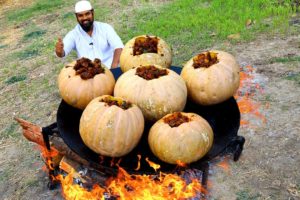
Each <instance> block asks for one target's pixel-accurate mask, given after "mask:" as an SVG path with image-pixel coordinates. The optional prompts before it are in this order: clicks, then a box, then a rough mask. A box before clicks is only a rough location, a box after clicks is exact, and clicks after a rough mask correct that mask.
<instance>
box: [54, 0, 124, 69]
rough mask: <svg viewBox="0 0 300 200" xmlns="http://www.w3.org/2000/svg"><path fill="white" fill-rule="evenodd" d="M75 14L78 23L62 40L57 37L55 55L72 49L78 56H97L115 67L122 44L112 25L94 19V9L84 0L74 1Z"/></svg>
mask: <svg viewBox="0 0 300 200" xmlns="http://www.w3.org/2000/svg"><path fill="white" fill-rule="evenodd" d="M75 15H76V18H77V21H78V24H77V25H76V27H75V28H74V29H73V30H72V31H70V32H69V33H68V34H67V35H66V36H65V37H64V39H63V40H62V39H61V38H58V41H57V43H56V46H55V53H56V55H57V56H58V57H61V58H62V57H65V56H66V55H68V54H69V53H70V52H71V50H73V49H74V50H76V52H77V56H78V58H81V57H86V58H89V59H91V60H94V59H95V58H99V59H100V60H101V61H102V63H103V64H104V65H105V66H106V67H108V68H116V67H117V66H118V65H119V60H120V55H121V52H122V48H123V47H124V45H123V43H122V41H121V39H120V37H119V36H118V35H117V33H116V32H115V30H114V29H113V27H112V26H110V25H109V24H106V23H102V22H97V21H94V9H93V7H92V5H91V3H90V2H89V1H86V0H81V1H78V2H77V3H76V5H75Z"/></svg>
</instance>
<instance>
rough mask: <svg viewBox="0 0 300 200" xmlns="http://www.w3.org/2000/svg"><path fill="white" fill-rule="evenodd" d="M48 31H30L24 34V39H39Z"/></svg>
mask: <svg viewBox="0 0 300 200" xmlns="http://www.w3.org/2000/svg"><path fill="white" fill-rule="evenodd" d="M46 32H47V31H46V30H34V31H30V32H28V33H26V34H25V35H24V36H23V41H30V40H33V39H38V38H40V37H42V36H43V35H45V33H46Z"/></svg>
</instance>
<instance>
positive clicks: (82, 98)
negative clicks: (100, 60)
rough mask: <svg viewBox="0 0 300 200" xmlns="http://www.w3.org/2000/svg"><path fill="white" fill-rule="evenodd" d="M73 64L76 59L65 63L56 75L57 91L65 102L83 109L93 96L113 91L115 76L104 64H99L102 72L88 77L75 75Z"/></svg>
mask: <svg viewBox="0 0 300 200" xmlns="http://www.w3.org/2000/svg"><path fill="white" fill-rule="evenodd" d="M75 64H76V61H74V62H72V63H70V64H67V65H66V66H65V67H64V68H63V69H62V70H61V71H60V73H59V76H58V88H59V92H60V95H61V97H62V99H63V100H64V101H65V102H66V103H68V104H69V105H71V106H73V107H75V108H79V109H82V110H83V109H84V108H85V107H86V106H87V104H88V103H89V102H90V101H91V100H92V99H93V98H95V97H98V96H101V95H105V94H108V95H110V94H112V93H113V89H114V86H115V78H114V76H113V74H112V72H111V71H110V70H109V69H107V68H106V66H105V65H104V64H101V67H103V68H104V73H100V74H97V75H95V76H94V77H92V78H89V79H82V78H81V76H80V75H76V71H75V69H74V66H75Z"/></svg>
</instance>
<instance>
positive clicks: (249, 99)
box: [235, 65, 267, 126]
mask: <svg viewBox="0 0 300 200" xmlns="http://www.w3.org/2000/svg"><path fill="white" fill-rule="evenodd" d="M255 71H256V70H255V68H254V67H252V66H249V65H248V66H244V67H242V68H241V72H240V87H239V90H238V92H237V94H236V95H235V98H236V100H237V103H238V106H239V109H240V112H241V114H242V119H241V125H244V126H245V125H247V126H250V125H251V124H250V122H249V121H248V120H245V119H243V117H244V116H245V114H251V115H254V116H255V117H256V118H258V119H260V120H261V121H262V123H265V122H266V121H267V120H266V117H265V116H264V115H263V114H262V113H261V112H260V111H259V110H260V109H261V104H260V103H259V102H256V101H255V100H253V96H254V95H255V94H256V93H257V92H260V93H263V88H262V86H261V83H259V77H258V75H257V74H256V73H255ZM266 106H267V105H266Z"/></svg>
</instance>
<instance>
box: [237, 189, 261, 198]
mask: <svg viewBox="0 0 300 200" xmlns="http://www.w3.org/2000/svg"><path fill="white" fill-rule="evenodd" d="M236 196H237V197H236V200H257V199H258V198H259V197H260V195H259V194H256V195H251V194H250V193H249V191H247V190H242V191H239V192H237V194H236Z"/></svg>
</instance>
